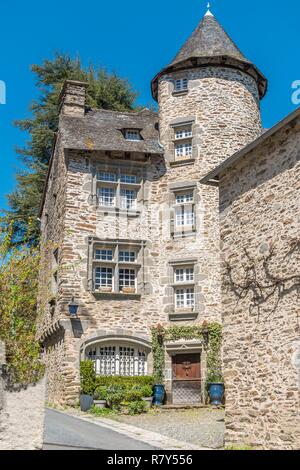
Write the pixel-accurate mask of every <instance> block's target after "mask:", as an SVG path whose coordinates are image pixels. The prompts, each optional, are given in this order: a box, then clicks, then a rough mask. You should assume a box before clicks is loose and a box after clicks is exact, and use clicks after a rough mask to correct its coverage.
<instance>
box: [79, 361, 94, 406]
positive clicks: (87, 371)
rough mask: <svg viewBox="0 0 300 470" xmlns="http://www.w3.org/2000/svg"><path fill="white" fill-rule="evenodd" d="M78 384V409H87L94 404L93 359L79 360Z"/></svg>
mask: <svg viewBox="0 0 300 470" xmlns="http://www.w3.org/2000/svg"><path fill="white" fill-rule="evenodd" d="M80 384H81V391H80V400H79V401H80V409H81V411H88V410H90V409H91V408H92V406H93V405H94V400H93V394H94V390H95V384H96V374H95V370H94V363H93V361H81V363H80Z"/></svg>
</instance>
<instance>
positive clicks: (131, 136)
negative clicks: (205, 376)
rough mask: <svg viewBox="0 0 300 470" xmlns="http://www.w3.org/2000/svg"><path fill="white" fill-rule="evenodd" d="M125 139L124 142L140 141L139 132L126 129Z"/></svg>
mask: <svg viewBox="0 0 300 470" xmlns="http://www.w3.org/2000/svg"><path fill="white" fill-rule="evenodd" d="M125 139H126V140H142V136H141V133H140V131H138V130H135V129H126V130H125Z"/></svg>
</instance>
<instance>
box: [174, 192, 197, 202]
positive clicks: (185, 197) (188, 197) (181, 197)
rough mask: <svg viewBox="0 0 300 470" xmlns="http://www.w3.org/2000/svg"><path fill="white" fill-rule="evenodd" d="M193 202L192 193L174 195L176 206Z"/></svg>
mask: <svg viewBox="0 0 300 470" xmlns="http://www.w3.org/2000/svg"><path fill="white" fill-rule="evenodd" d="M193 201H194V195H193V193H192V192H191V193H183V194H176V204H186V203H188V202H193Z"/></svg>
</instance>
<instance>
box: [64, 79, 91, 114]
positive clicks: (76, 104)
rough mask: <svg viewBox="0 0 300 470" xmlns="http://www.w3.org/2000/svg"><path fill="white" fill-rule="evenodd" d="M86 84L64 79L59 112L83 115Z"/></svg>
mask: <svg viewBox="0 0 300 470" xmlns="http://www.w3.org/2000/svg"><path fill="white" fill-rule="evenodd" d="M87 86H88V84H87V83H85V82H77V81H75V80H66V81H65V83H64V86H63V88H62V91H61V94H60V114H64V115H65V116H72V117H84V115H85V101H86V89H87Z"/></svg>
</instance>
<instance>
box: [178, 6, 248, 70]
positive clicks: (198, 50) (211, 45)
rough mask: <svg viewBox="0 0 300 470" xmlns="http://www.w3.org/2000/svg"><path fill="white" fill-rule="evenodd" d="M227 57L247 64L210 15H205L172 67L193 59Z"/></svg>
mask: <svg viewBox="0 0 300 470" xmlns="http://www.w3.org/2000/svg"><path fill="white" fill-rule="evenodd" d="M218 56H228V57H233V58H235V59H238V60H242V61H244V62H247V63H249V61H248V60H247V59H246V58H245V57H244V55H243V54H242V52H241V51H240V50H239V49H238V47H237V46H236V45H235V44H234V42H233V41H232V40H231V38H230V37H229V36H228V34H227V33H226V32H225V31H224V29H223V28H222V26H221V25H220V23H219V22H218V21H217V20H216V18H215V17H214V16H213V15H212V14H206V15H205V16H204V17H203V19H202V20H201V21H200V23H199V25H198V27H197V28H196V29H195V31H194V32H193V34H192V35H191V36H190V37H189V39H188V40H187V41H186V43H185V44H184V45H183V46H182V48H181V49H180V51H179V52H178V54H177V56H176V57H175V59H174V60H173V62H172V65H174V64H178V63H180V62H182V61H184V60H188V59H191V58H193V57H218Z"/></svg>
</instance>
